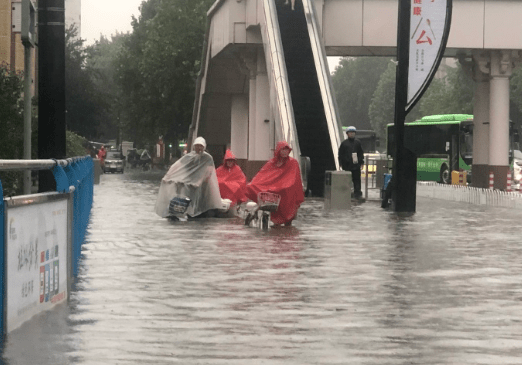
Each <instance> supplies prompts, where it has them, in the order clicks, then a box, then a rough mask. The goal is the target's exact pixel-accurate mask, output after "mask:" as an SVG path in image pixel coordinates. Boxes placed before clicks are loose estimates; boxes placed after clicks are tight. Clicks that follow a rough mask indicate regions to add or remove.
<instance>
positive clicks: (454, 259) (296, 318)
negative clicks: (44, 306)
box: [2, 172, 522, 365]
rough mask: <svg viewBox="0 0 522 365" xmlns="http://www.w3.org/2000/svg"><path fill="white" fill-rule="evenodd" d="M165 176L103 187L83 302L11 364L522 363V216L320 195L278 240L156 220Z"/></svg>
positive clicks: (19, 338) (31, 326)
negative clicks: (388, 205) (333, 206)
mask: <svg viewBox="0 0 522 365" xmlns="http://www.w3.org/2000/svg"><path fill="white" fill-rule="evenodd" d="M161 177H162V173H137V172H126V173H125V174H124V175H116V174H115V175H104V176H102V183H101V184H100V185H97V186H96V187H95V196H94V206H93V210H92V218H91V223H90V226H89V232H88V235H87V238H86V243H85V245H84V246H83V257H82V261H81V269H80V274H79V277H78V279H77V284H76V285H75V288H74V290H73V291H72V293H71V300H70V302H69V304H62V305H60V306H58V307H57V308H56V309H55V310H53V311H51V312H49V313H45V314H42V315H40V316H38V317H35V318H34V319H33V320H32V321H31V322H30V323H27V324H25V325H23V326H22V327H21V328H19V329H17V330H15V331H13V332H12V333H11V334H9V335H8V336H7V337H6V339H5V341H4V348H3V352H2V359H3V362H4V363H5V364H23V365H25V364H224V365H236V364H237V365H250V364H268V365H279V364H284V365H289V364H295V365H303V364H361V365H362V364H364V365H367V364H368V365H369V364H371V365H373V364H375V365H405V364H418V365H428V364H434V365H442V364H444V365H445V364H458V365H463V364H487V365H492V364H502V365H505V364H521V363H522V316H521V313H522V287H521V283H522V239H521V234H522V230H521V228H520V226H521V224H520V223H521V222H522V212H518V211H514V210H508V209H503V208H491V207H483V206H481V207H479V206H473V205H467V204H464V203H449V202H444V201H437V200H428V199H418V201H417V213H416V214H414V215H412V216H402V217H401V216H399V215H397V214H395V213H393V212H389V211H386V210H382V209H381V208H380V205H379V203H377V202H371V201H368V202H366V203H363V204H360V205H356V206H353V207H352V208H351V209H350V210H347V211H341V212H335V213H334V212H326V211H324V210H323V202H322V201H321V200H319V199H315V200H314V199H310V200H307V201H306V202H305V203H304V204H303V206H302V207H301V209H300V211H299V215H298V218H297V219H296V220H295V222H294V226H293V227H283V228H277V229H271V230H269V231H267V232H263V231H261V230H258V229H256V228H249V227H245V226H244V225H243V224H242V222H241V221H240V220H237V219H233V218H228V219H217V218H213V219H201V220H195V221H189V222H170V221H168V220H165V219H161V218H159V217H157V216H156V215H155V214H154V212H153V207H154V203H155V199H156V194H157V191H158V188H159V181H160V178H161Z"/></svg>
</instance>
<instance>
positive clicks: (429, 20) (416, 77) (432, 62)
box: [406, 0, 451, 110]
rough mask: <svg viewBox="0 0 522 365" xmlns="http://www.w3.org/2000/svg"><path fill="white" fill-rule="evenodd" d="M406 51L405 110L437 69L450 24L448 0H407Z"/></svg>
mask: <svg viewBox="0 0 522 365" xmlns="http://www.w3.org/2000/svg"><path fill="white" fill-rule="evenodd" d="M410 1H411V17H410V42H409V46H410V50H409V58H410V61H409V68H408V99H407V103H406V110H409V109H410V107H411V106H412V105H413V104H414V103H415V102H416V101H417V99H418V98H419V96H420V95H421V94H422V92H423V91H424V89H425V88H426V87H427V86H428V85H427V84H428V83H429V82H430V81H431V79H432V75H434V74H435V72H437V68H438V65H439V63H440V59H441V58H442V56H443V54H442V53H443V52H444V49H445V48H446V41H447V37H448V35H447V33H449V24H450V23H451V0H410Z"/></svg>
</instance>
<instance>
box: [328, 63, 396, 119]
mask: <svg viewBox="0 0 522 365" xmlns="http://www.w3.org/2000/svg"><path fill="white" fill-rule="evenodd" d="M389 62H390V58H389V57H358V58H344V59H342V60H341V62H340V63H339V66H337V68H336V69H335V71H334V74H333V75H332V83H333V86H334V90H335V94H336V97H337V101H338V102H337V104H338V107H339V114H340V118H341V121H342V124H343V125H345V126H348V125H353V126H355V127H356V128H358V129H371V124H370V116H369V114H368V110H369V107H370V102H371V99H372V95H373V93H374V92H375V89H376V88H377V84H378V83H379V80H380V78H381V75H382V74H383V73H384V71H385V70H386V68H387V66H388V63H389Z"/></svg>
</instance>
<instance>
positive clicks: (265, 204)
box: [257, 191, 281, 212]
mask: <svg viewBox="0 0 522 365" xmlns="http://www.w3.org/2000/svg"><path fill="white" fill-rule="evenodd" d="M280 201H281V195H278V194H274V193H269V192H265V191H262V192H260V193H258V194H257V204H259V209H261V210H265V211H270V212H274V211H276V210H277V208H278V207H279V202H280Z"/></svg>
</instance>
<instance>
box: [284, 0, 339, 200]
mask: <svg viewBox="0 0 522 365" xmlns="http://www.w3.org/2000/svg"><path fill="white" fill-rule="evenodd" d="M305 1H306V0H305ZM276 6H277V16H278V20H279V28H280V34H281V40H282V46H283V52H284V57H285V63H286V68H287V74H288V83H289V85H290V95H291V100H292V106H293V110H294V118H295V125H296V128H297V137H298V140H299V146H300V149H301V155H302V156H309V157H310V160H311V172H310V177H309V181H308V187H309V190H311V193H312V195H314V196H322V195H323V191H324V176H325V171H327V170H336V161H335V159H336V158H337V157H336V156H337V150H335V151H334V148H337V145H336V144H333V143H332V138H331V133H332V131H331V130H329V128H328V122H327V116H326V111H325V107H324V102H323V96H322V92H321V87H320V83H319V79H320V77H321V74H320V73H319V72H318V70H317V67H316V61H314V54H313V50H312V41H311V39H310V36H309V30H308V25H307V20H306V16H305V11H304V7H303V2H302V0H296V3H295V10H291V8H290V6H289V5H285V4H284V3H282V2H279V1H277V5H276Z"/></svg>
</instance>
